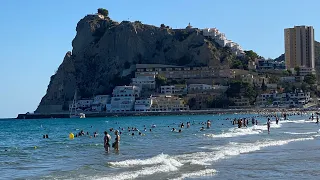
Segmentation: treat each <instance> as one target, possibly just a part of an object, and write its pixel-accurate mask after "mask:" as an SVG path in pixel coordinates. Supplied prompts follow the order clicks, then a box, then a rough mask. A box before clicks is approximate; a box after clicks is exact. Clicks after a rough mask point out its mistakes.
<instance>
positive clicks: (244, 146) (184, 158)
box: [178, 137, 314, 165]
mask: <svg viewBox="0 0 320 180" xmlns="http://www.w3.org/2000/svg"><path fill="white" fill-rule="evenodd" d="M312 139H314V138H313V137H308V138H297V139H288V140H279V141H257V142H255V143H235V142H231V143H229V144H228V145H226V146H220V147H214V148H212V149H216V151H212V152H197V153H192V154H186V155H179V156H178V159H180V162H182V163H188V162H189V163H191V164H199V165H209V164H211V162H213V161H218V160H221V159H225V158H230V157H232V156H237V155H239V154H244V153H249V152H254V151H258V150H261V149H262V148H266V147H271V146H281V145H285V144H288V143H290V142H295V141H306V140H312ZM217 149H218V150H217Z"/></svg>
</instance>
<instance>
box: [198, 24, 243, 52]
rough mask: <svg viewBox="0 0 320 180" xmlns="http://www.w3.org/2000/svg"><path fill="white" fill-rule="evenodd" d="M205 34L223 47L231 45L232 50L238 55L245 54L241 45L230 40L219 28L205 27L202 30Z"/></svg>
mask: <svg viewBox="0 0 320 180" xmlns="http://www.w3.org/2000/svg"><path fill="white" fill-rule="evenodd" d="M202 32H203V36H207V37H211V38H213V39H214V41H215V42H216V43H217V44H219V46H221V47H230V48H231V50H232V52H233V53H234V54H235V55H237V56H243V55H244V51H243V49H242V48H241V46H240V45H239V44H237V43H234V42H233V41H231V40H228V39H227V38H226V36H225V34H224V33H221V32H220V31H219V30H218V29H217V28H205V29H203V30H202Z"/></svg>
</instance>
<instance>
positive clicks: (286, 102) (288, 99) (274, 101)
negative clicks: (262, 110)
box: [257, 90, 311, 107]
mask: <svg viewBox="0 0 320 180" xmlns="http://www.w3.org/2000/svg"><path fill="white" fill-rule="evenodd" d="M310 101H311V98H310V92H303V91H302V90H295V92H291V93H278V92H277V91H273V92H270V93H264V94H261V95H260V96H258V99H257V105H259V106H261V107H265V106H269V107H274V106H276V107H302V106H303V105H305V104H308V103H309V102H310Z"/></svg>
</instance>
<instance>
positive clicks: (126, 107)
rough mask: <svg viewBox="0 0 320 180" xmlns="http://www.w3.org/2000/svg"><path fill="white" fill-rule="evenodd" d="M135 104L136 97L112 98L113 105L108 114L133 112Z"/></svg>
mask: <svg viewBox="0 0 320 180" xmlns="http://www.w3.org/2000/svg"><path fill="white" fill-rule="evenodd" d="M134 103H135V97H134V96H127V97H123V96H122V97H112V98H111V105H110V109H109V110H108V109H107V111H108V112H128V111H133V109H134Z"/></svg>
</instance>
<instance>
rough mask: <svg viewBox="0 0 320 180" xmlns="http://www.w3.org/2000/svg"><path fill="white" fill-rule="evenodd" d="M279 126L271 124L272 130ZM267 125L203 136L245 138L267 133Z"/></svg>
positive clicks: (231, 129)
mask: <svg viewBox="0 0 320 180" xmlns="http://www.w3.org/2000/svg"><path fill="white" fill-rule="evenodd" d="M280 127H281V124H276V123H275V122H271V129H272V128H280ZM267 130H268V129H267V125H254V126H251V127H245V128H230V129H229V130H228V131H227V132H223V133H222V134H204V136H207V137H212V138H228V137H237V136H245V135H252V134H260V133H262V132H263V131H267Z"/></svg>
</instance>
